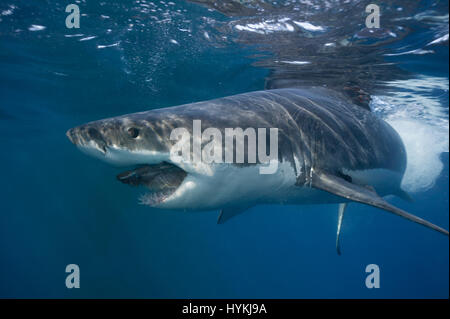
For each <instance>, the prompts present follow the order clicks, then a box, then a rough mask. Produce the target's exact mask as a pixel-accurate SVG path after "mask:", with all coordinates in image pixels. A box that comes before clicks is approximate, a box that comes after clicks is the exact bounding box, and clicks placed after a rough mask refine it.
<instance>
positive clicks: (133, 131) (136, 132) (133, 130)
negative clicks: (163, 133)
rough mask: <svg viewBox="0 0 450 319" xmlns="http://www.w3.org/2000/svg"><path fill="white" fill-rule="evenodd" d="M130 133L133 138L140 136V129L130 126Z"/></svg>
mask: <svg viewBox="0 0 450 319" xmlns="http://www.w3.org/2000/svg"><path fill="white" fill-rule="evenodd" d="M128 134H129V135H130V136H131V137H132V138H136V137H138V136H139V130H138V129H137V128H135V127H130V128H129V129H128Z"/></svg>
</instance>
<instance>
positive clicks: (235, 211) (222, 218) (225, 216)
mask: <svg viewBox="0 0 450 319" xmlns="http://www.w3.org/2000/svg"><path fill="white" fill-rule="evenodd" d="M249 208H250V207H229V208H225V209H222V210H221V211H220V214H219V218H217V224H223V223H225V222H226V221H227V220H229V219H230V218H233V217H234V216H236V215H239V214H240V213H243V212H244V211H246V210H247V209H249Z"/></svg>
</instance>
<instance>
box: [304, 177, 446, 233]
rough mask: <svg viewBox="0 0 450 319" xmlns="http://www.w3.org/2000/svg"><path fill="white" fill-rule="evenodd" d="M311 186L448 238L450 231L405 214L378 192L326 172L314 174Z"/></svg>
mask: <svg viewBox="0 0 450 319" xmlns="http://www.w3.org/2000/svg"><path fill="white" fill-rule="evenodd" d="M311 186H312V187H314V188H317V189H320V190H323V191H326V192H329V193H331V194H334V195H336V196H340V197H343V198H346V199H349V200H352V201H355V202H359V203H362V204H366V205H370V206H374V207H378V208H381V209H384V210H386V211H388V212H391V213H394V214H396V215H398V216H401V217H403V218H406V219H409V220H411V221H413V222H415V223H418V224H421V225H423V226H426V227H428V228H431V229H434V230H436V231H438V232H440V233H443V234H445V235H447V236H448V230H445V229H443V228H441V227H439V226H436V225H434V224H433V223H430V222H429V221H426V220H424V219H422V218H419V217H417V216H414V215H412V214H410V213H407V212H405V211H404V210H401V209H400V208H397V207H395V206H393V205H391V204H389V203H388V202H386V201H385V200H384V199H383V198H381V197H380V196H378V194H377V193H376V192H374V191H372V190H370V189H368V188H367V187H364V186H360V185H356V184H353V183H350V182H348V181H346V180H344V179H343V178H340V177H337V176H335V175H332V174H327V173H324V172H317V173H314V174H313V176H312V181H311Z"/></svg>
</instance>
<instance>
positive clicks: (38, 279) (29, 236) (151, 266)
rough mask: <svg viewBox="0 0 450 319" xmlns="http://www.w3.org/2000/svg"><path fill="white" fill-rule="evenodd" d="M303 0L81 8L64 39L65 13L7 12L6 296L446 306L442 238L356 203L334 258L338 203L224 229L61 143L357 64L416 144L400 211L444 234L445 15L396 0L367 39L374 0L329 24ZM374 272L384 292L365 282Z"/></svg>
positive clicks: (3, 23)
mask: <svg viewBox="0 0 450 319" xmlns="http://www.w3.org/2000/svg"><path fill="white" fill-rule="evenodd" d="M199 2H201V1H199ZM231 2H233V1H231ZM249 2H250V3H251V5H252V6H250V9H252V8H254V7H256V8H258V6H257V3H258V1H254V2H255V4H253V3H252V1H249ZM297 2H298V3H299V6H300V5H303V6H305V5H304V4H301V3H303V2H302V1H290V2H289V3H291V4H292V3H293V4H294V7H288V9H283V8H279V7H278V6H274V7H273V8H272V10H273V11H272V12H270V8H268V7H261V8H264V10H259V11H258V14H253V13H251V12H250V13H248V12H246V13H245V14H244V13H243V14H236V13H234V14H230V13H229V12H218V11H216V10H212V9H211V8H210V7H208V6H205V5H199V4H197V3H191V2H187V1H172V2H169V1H153V2H152V1H145V0H138V1H120V2H119V1H117V2H115V3H111V2H97V1H75V3H77V4H78V5H79V7H80V12H81V14H82V15H81V26H80V28H79V29H68V28H66V26H65V19H66V17H67V15H68V13H66V12H65V6H66V5H67V4H68V3H67V2H65V1H33V2H31V1H13V0H10V1H8V0H2V1H1V3H0V143H1V155H2V156H1V157H0V167H2V174H1V175H2V179H1V180H2V186H1V192H0V202H1V210H0V211H1V212H0V297H2V298H24V297H26V298H95V297H97V298H448V297H449V277H448V276H449V247H448V243H449V241H448V237H445V236H443V235H442V234H439V233H436V232H433V231H431V230H428V229H426V228H424V227H422V226H419V225H417V224H414V223H411V222H408V221H406V220H404V219H401V218H399V217H397V216H393V215H391V214H389V213H387V212H384V211H381V210H378V209H375V208H371V207H367V206H363V205H359V204H352V205H350V206H349V209H348V212H347V214H346V216H345V219H344V224H343V226H342V235H341V240H342V255H341V256H339V255H337V253H336V249H335V236H336V224H337V205H315V206H314V205H304V206H281V205H280V206H257V207H253V208H251V209H250V210H249V211H248V212H246V213H244V214H242V215H240V216H238V217H236V218H234V219H232V220H230V221H229V222H227V223H225V224H223V225H217V224H216V220H217V216H218V212H217V211H211V212H198V213H185V212H177V211H162V210H156V209H152V208H149V207H145V206H142V205H139V203H138V200H137V198H138V196H139V194H140V191H139V190H137V189H134V188H130V187H127V186H126V185H123V184H120V183H118V182H117V181H116V180H115V175H116V174H117V173H118V172H119V171H118V170H117V168H114V167H111V166H108V165H107V164H105V163H102V162H100V161H97V160H96V159H93V158H90V157H87V156H86V155H84V154H82V153H81V152H79V151H78V150H77V149H76V148H75V147H74V146H73V145H72V144H71V143H70V142H69V140H68V139H67V137H66V136H65V132H66V130H67V129H69V128H71V127H73V126H76V125H79V124H82V123H85V122H88V121H92V120H96V119H101V118H106V117H110V116H116V115H120V114H126V113H132V112H137V111H144V110H149V109H152V108H159V107H166V106H172V105H178V104H183V103H189V102H193V101H201V100H207V99H212V98H217V97H223V96H227V95H232V94H237V93H242V92H248V91H254V90H262V89H264V88H265V87H267V83H268V79H274V78H276V76H275V75H274V70H275V71H278V72H279V74H282V78H286V77H290V78H292V77H294V78H295V79H297V80H298V79H301V80H302V81H303V80H306V79H312V80H311V81H318V79H323V78H327V77H328V78H329V79H327V81H328V80H329V81H330V82H329V83H334V82H333V80H336V79H338V80H336V81H337V82H339V81H340V80H341V79H342V78H341V77H340V76H341V73H340V72H342V69H341V68H338V67H337V66H339V65H345V63H348V65H346V68H347V69H348V70H350V71H352V72H350V73H351V76H352V77H355V78H358V79H357V80H355V81H356V84H357V85H359V86H361V87H364V88H365V89H367V90H369V87H368V86H367V85H368V83H371V84H373V85H375V83H377V84H378V85H377V87H375V88H373V89H374V90H373V91H372V92H373V93H372V92H371V93H372V94H371V95H372V103H371V108H372V110H373V111H374V112H376V113H377V114H379V116H381V117H383V118H384V119H386V120H387V121H388V122H389V123H391V124H392V125H393V126H394V128H396V129H397V130H398V131H399V133H400V135H401V136H402V138H403V139H404V142H405V145H406V147H407V151H408V169H407V174H406V175H405V180H404V188H405V189H406V190H408V191H409V192H410V193H411V195H412V197H413V198H414V202H412V203H409V202H405V201H403V200H401V199H398V198H389V201H390V202H391V203H393V204H394V205H396V206H398V207H401V208H403V209H405V210H407V211H408V212H410V213H413V214H415V215H418V216H420V217H423V218H426V219H427V220H430V221H432V222H433V223H435V224H437V225H440V226H442V227H444V228H446V229H448V227H449V225H448V224H449V218H448V217H449V155H448V154H449V153H448V114H449V113H448V102H449V100H448V81H449V72H448V2H447V1H443V2H441V1H423V2H417V4H414V6H413V5H411V1H404V2H402V1H394V2H392V3H393V4H392V5H391V6H390V7H387V8H386V10H390V11H386V13H385V16H386V17H387V18H389V19H390V20H389V24H388V26H387V27H384V28H383V29H382V31H380V33H379V34H378V35H377V36H376V37H375V39H376V40H373V38H372V37H370V36H366V35H365V33H364V32H365V31H364V30H365V29H364V25H362V24H363V23H364V19H365V16H366V15H367V14H366V13H365V12H364V11H361V10H360V8H361V7H362V8H364V6H365V2H361V1H356V2H355V4H354V5H353V4H352V6H351V7H350V9H352V11H351V12H352V17H354V19H355V20H352V19H348V21H343V20H342V19H337V18H333V17H336V16H338V15H339V12H340V11H339V10H338V9H339V8H344V9H346V8H347V7H345V5H344V3H346V2H345V1H343V2H342V3H338V2H339V1H337V2H336V3H335V4H332V7H333V8H336V10H335V11H333V10H334V9H333V10H332V9H329V8H328V7H327V6H321V5H323V4H324V3H326V1H317V2H316V3H315V6H313V5H311V4H307V7H306V8H310V11H307V12H306V11H302V10H303V8H305V7H301V6H300V7H298V8H299V9H298V10H297V9H295V4H296V3H297ZM280 3H283V2H282V1H281V2H280ZM389 3H391V2H389ZM399 8H400V9H399ZM250 9H249V10H250ZM347 9H348V8H347ZM252 10H253V9H252ZM327 10H328V11H327ZM382 10H383V8H382ZM268 11H269V12H268ZM344 11H345V10H344ZM252 12H253V11H252ZM298 12H299V13H298ZM321 12H322V13H323V12H324V13H326V14H323V15H321ZM306 13H308V14H306ZM382 13H383V11H382ZM298 14H300V15H298ZM387 18H386V19H387ZM283 19H284V20H283ZM289 19H290V20H289ZM358 19H360V20H361V21H359V20H358ZM292 21H296V22H299V21H300V22H308V23H309V25H308V24H301V23H297V24H296V23H294V22H292ZM357 21H359V22H357ZM383 21H384V20H383V15H382V18H381V22H382V25H383V23H384V22H383ZM386 24H387V22H386ZM311 25H312V26H316V29H317V26H321V27H322V30H320V29H317V30H319V33H315V32H316V31H314V28H312V27H311ZM300 26H301V27H300ZM308 29H309V30H308ZM292 30H294V31H292ZM392 34H394V35H395V36H394V35H392ZM445 36H446V38H445ZM274 39H278V40H276V41H274ZM293 39H295V41H293ZM367 39H368V40H367ZM366 40H367V42H366ZM294 42H295V45H294ZM319 44H320V45H322V44H323V47H321V48H322V49H323V50H322V49H321V50H318V49H317V47H316V46H315V45H319ZM293 46H294V49H293V48H292V47H293ZM324 48H331V49H332V50H333V51H326V50H328V49H326V50H325V49H324ZM333 48H334V49H333ZM350 49H351V50H353V51H351V50H350ZM324 50H325V51H324ZM354 50H356V51H354ZM355 52H356V53H355ZM353 53H355V54H356V55H355V57H354V59H353V60H352V61H351V63H349V62H348V61H347V60H348V59H349V58H350V57H351V58H353V56H352V55H351V54H353ZM327 57H332V58H333V59H331V61H330V62H329V63H330V64H329V65H328V64H326V63H328V62H327V61H326V60H325V58H327ZM303 62H304V63H303ZM307 64H310V65H314V66H315V68H311V69H302V66H303V65H307ZM324 65H326V66H327V68H324ZM332 65H335V69H333V68H332ZM361 65H366V66H367V65H369V67H370V68H371V70H372V69H373V72H374V73H373V74H374V75H373V78H371V76H368V77H366V76H365V74H366V69H364V70H361V72H359V68H356V67H355V66H361ZM377 65H383V67H384V66H385V65H387V66H388V67H391V66H395V69H392V70H391V69H388V70H389V72H391V71H392V74H391V73H389V72H387V71H383V70H384V69H382V71H380V72H377V68H376V66H377ZM279 66H280V67H279ZM352 68H355V69H352ZM342 74H344V73H342ZM333 75H335V76H334V77H333ZM336 81H335V82H336ZM330 86H332V84H330ZM370 89H371V87H370ZM224 183H226V181H224ZM68 264H77V265H79V267H80V273H81V277H80V279H81V282H80V284H81V287H80V288H79V289H67V288H66V286H65V279H66V276H67V273H65V268H66V265H68ZM369 264H376V265H378V266H379V268H380V288H378V289H368V288H367V287H366V285H365V280H366V277H367V275H368V274H367V273H366V272H365V269H366V266H367V265H369Z"/></svg>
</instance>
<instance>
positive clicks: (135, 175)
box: [117, 162, 187, 206]
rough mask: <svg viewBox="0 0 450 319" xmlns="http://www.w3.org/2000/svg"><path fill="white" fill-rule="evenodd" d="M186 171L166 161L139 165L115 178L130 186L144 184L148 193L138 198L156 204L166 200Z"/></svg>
mask: <svg viewBox="0 0 450 319" xmlns="http://www.w3.org/2000/svg"><path fill="white" fill-rule="evenodd" d="M186 176H187V173H186V172H185V171H184V170H183V169H181V168H179V167H178V166H175V165H173V164H169V163H166V162H162V163H160V164H156V165H141V166H138V167H136V168H134V169H132V170H128V171H125V172H122V173H120V174H119V175H117V179H118V180H119V181H120V182H122V183H124V184H128V185H131V186H145V187H146V188H147V189H148V190H150V193H147V194H145V195H143V196H141V198H140V202H141V204H144V205H149V206H157V205H158V204H161V203H162V202H164V201H166V200H167V199H168V198H169V197H170V196H171V195H172V194H173V193H174V192H175V191H176V190H177V189H178V187H179V186H180V185H181V184H182V183H183V180H184V179H185V177H186Z"/></svg>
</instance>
